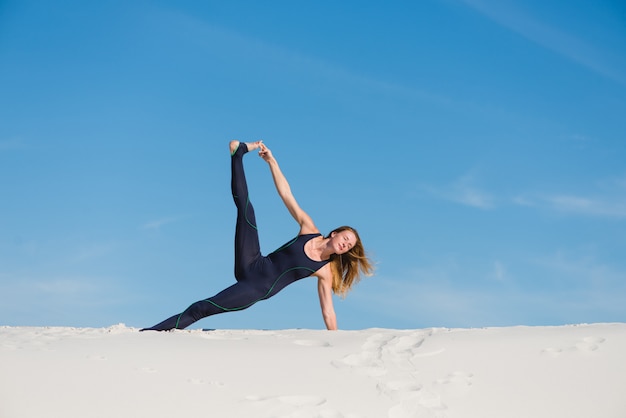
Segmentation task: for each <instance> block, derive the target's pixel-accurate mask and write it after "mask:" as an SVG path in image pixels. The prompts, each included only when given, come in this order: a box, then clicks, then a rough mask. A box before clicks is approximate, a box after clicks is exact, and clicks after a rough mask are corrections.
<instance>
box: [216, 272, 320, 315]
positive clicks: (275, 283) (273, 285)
mask: <svg viewBox="0 0 626 418" xmlns="http://www.w3.org/2000/svg"><path fill="white" fill-rule="evenodd" d="M297 269H304V270H308V271H310V272H311V273H315V270H313V269H310V268H308V267H292V268H290V269H287V270H285V271H284V272H283V273H281V275H280V276H278V278H277V279H276V280H274V283H273V284H272V287H270V289H269V290H268V291H267V293H266V294H265V295H263V297H261V298H259V299H257V300H255V301H254V302H251V303H249V304H247V305H244V306H240V307H238V308H225V307H223V306H220V305H218V304H217V303H215V302H213V301H210V300H208V299H205V300H204V302H209V303H210V304H211V305H213V306H215V307H217V308H220V309H222V310H224V311H228V312H232V311H241V310H243V309H246V308H249V307H250V306H252V305H254V304H255V303H257V302H259V301H262V300H263V299H265V298H266V297H267V296H268V295H269V294H270V293H272V290H274V288H275V287H276V285H277V284H278V282H279V281H280V279H281V277H283V276H284V275H285V274H287V273H289V272H290V271H292V270H297Z"/></svg>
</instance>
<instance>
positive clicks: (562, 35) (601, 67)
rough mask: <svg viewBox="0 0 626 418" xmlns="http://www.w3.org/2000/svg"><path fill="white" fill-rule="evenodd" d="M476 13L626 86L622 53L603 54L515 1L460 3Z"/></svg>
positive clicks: (466, 1) (588, 43)
mask: <svg viewBox="0 0 626 418" xmlns="http://www.w3.org/2000/svg"><path fill="white" fill-rule="evenodd" d="M461 1H462V2H464V3H465V4H467V5H468V6H470V7H471V8H473V9H474V10H476V11H478V12H479V13H481V14H483V15H484V16H486V17H488V18H489V19H491V20H493V21H494V22H496V23H498V24H499V25H501V26H504V27H505V28H507V29H510V30H512V31H514V32H516V33H518V34H520V35H522V36H524V37H525V38H527V39H529V40H531V41H532V42H535V43H537V44H539V45H541V46H542V47H544V48H547V49H550V50H552V51H554V52H556V53H557V54H560V55H561V56H564V57H566V58H568V59H570V60H571V61H574V62H576V63H578V64H580V65H582V66H584V67H586V68H588V69H590V70H592V71H594V72H596V73H598V74H601V75H603V76H605V77H608V78H610V79H612V80H614V81H616V82H618V83H620V84H623V85H626V62H625V61H624V59H623V55H622V54H621V53H615V54H610V53H608V52H605V51H600V50H599V49H598V48H597V47H595V46H593V45H592V44H591V43H590V42H587V41H585V40H583V39H581V38H580V37H577V36H574V35H572V34H570V33H567V32H565V31H563V30H561V29H559V28H558V27H556V25H554V24H548V23H545V22H542V21H540V20H539V19H537V18H536V17H534V16H531V15H529V14H528V13H527V12H525V11H523V10H522V9H521V8H520V7H516V6H515V3H514V2H511V1H500V0H461Z"/></svg>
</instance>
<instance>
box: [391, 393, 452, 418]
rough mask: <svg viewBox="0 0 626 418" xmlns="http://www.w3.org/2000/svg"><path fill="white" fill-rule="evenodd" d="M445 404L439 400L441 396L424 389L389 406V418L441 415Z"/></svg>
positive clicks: (434, 417) (445, 407) (432, 417)
mask: <svg viewBox="0 0 626 418" xmlns="http://www.w3.org/2000/svg"><path fill="white" fill-rule="evenodd" d="M446 409H447V406H446V405H445V404H443V403H442V402H441V396H439V395H438V394H436V393H434V392H430V391H424V392H421V393H420V394H419V395H417V396H415V397H413V398H410V399H406V400H404V401H402V402H400V403H398V404H396V405H394V406H392V407H391V408H389V412H388V417H389V418H414V417H424V418H426V417H428V418H438V417H443V416H444V415H442V413H443V411H445V410H446Z"/></svg>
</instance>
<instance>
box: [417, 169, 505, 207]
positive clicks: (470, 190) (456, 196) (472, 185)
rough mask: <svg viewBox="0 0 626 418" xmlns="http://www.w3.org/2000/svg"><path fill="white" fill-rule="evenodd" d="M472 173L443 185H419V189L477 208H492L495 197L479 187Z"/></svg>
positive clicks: (494, 203)
mask: <svg viewBox="0 0 626 418" xmlns="http://www.w3.org/2000/svg"><path fill="white" fill-rule="evenodd" d="M476 183H477V180H476V177H475V176H474V175H473V174H471V173H470V174H466V175H464V176H461V177H460V178H458V179H456V180H454V181H453V182H452V183H450V184H446V185H443V186H432V185H421V186H419V189H421V190H423V191H425V192H427V193H429V194H432V195H433V196H436V197H439V198H441V199H445V200H449V201H452V202H455V203H459V204H461V205H465V206H470V207H473V208H478V209H493V208H494V207H495V205H496V198H495V196H494V195H493V194H491V193H489V192H487V191H485V190H484V189H482V188H480V187H479V186H478V185H477V184H476Z"/></svg>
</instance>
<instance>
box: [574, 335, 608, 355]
mask: <svg viewBox="0 0 626 418" xmlns="http://www.w3.org/2000/svg"><path fill="white" fill-rule="evenodd" d="M604 341H606V340H605V339H604V338H602V337H587V338H584V339H583V340H582V341H579V342H577V343H576V344H575V347H576V348H577V349H578V350H580V351H583V352H590V351H596V350H597V349H599V348H600V344H602V343H603V342H604Z"/></svg>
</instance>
